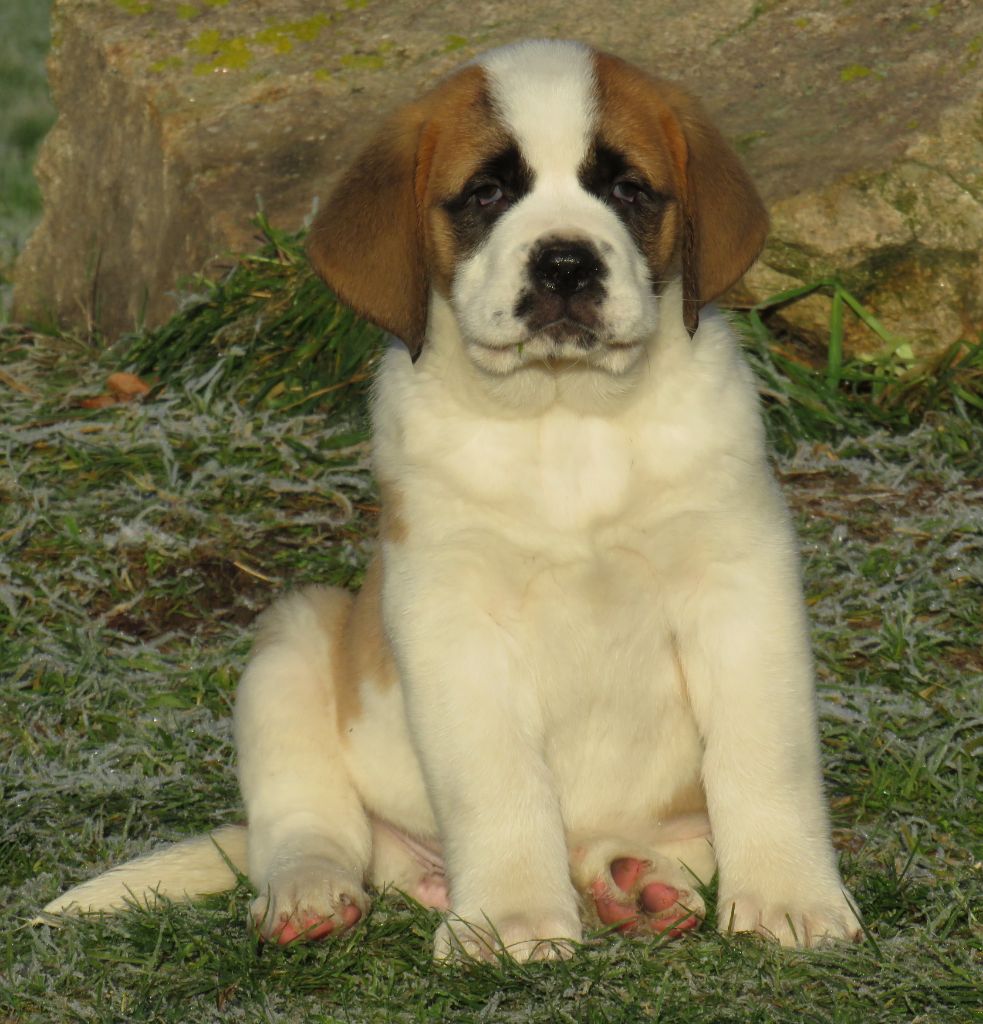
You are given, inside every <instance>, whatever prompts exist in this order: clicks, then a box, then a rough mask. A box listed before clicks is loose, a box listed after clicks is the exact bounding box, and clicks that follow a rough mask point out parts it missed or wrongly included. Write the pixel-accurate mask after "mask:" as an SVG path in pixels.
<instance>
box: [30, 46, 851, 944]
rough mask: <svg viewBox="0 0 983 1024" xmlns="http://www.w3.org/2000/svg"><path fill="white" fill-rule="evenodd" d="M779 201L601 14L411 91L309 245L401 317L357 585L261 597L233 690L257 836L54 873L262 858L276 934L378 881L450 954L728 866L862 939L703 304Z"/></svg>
mask: <svg viewBox="0 0 983 1024" xmlns="http://www.w3.org/2000/svg"><path fill="white" fill-rule="evenodd" d="M766 229H767V218H766V214H765V210H764V207H763V206H762V203H761V200H760V199H759V198H758V196H757V194H756V192H755V190H754V187H753V186H752V184H751V182H750V181H749V180H748V177H747V175H746V173H745V171H744V170H743V168H742V167H741V165H740V163H739V161H738V159H737V157H736V156H735V155H734V153H733V152H732V151H731V149H730V148H729V147H728V146H727V145H726V143H725V142H724V140H723V139H722V138H721V136H720V134H719V133H718V132H717V130H716V129H715V128H714V127H713V126H712V125H711V124H710V122H709V121H708V120H707V117H706V115H705V113H704V112H703V110H702V109H701V107H700V106H699V105H698V104H697V103H696V102H695V101H694V100H692V99H691V98H690V97H689V96H687V95H686V94H685V93H684V92H682V91H680V90H679V89H678V88H676V87H675V86H673V85H670V84H668V83H666V82H664V81H660V80H658V79H654V78H650V77H649V76H648V75H646V74H644V73H643V72H641V71H639V70H638V69H636V68H634V67H632V66H630V65H628V64H626V63H624V62H623V61H621V60H619V59H618V58H616V57H613V56H610V55H608V54H605V53H599V52H597V51H595V50H592V49H590V48H588V47H586V46H582V45H579V44H576V43H570V42H555V41H534V42H523V43H518V44H516V45H513V46H508V47H505V48H503V49H499V50H495V51H493V52H491V53H489V54H487V55H485V56H484V57H482V58H480V59H478V60H476V61H474V62H473V63H471V64H468V65H466V66H465V67H463V68H462V69H461V70H459V71H458V72H457V73H455V74H453V75H451V76H450V77H448V78H446V79H445V80H444V81H442V82H440V83H439V84H438V85H437V86H436V87H435V88H434V89H433V90H432V91H430V92H429V93H427V94H426V95H425V96H423V97H422V98H421V99H419V100H418V101H416V102H414V103H411V104H409V105H408V106H406V107H404V108H403V109H401V110H399V111H397V112H396V113H395V114H394V115H393V116H392V117H391V118H390V119H389V120H388V121H387V122H385V123H384V124H383V126H382V128H381V130H380V131H379V133H378V134H377V135H376V136H375V138H374V140H373V141H372V142H371V143H370V145H369V146H368V148H367V149H366V150H365V151H364V152H363V153H362V154H361V156H360V157H359V158H358V159H357V160H356V161H355V163H354V165H353V166H352V168H351V169H350V170H349V171H348V173H347V174H346V175H345V176H344V178H343V179H342V180H341V182H340V184H339V185H338V187H337V188H336V189H335V191H334V193H333V195H332V196H331V197H330V199H329V201H328V202H327V203H326V205H325V206H324V208H323V210H322V211H321V213H320V215H319V216H318V218H317V221H316V223H315V224H314V227H313V230H312V233H311V236H310V243H309V251H310V256H311V259H312V262H313V264H314V266H315V268H316V269H317V270H318V272H319V273H320V274H321V275H322V276H323V278H324V279H325V281H326V282H327V283H328V284H329V285H330V286H331V288H333V289H334V290H335V292H337V294H338V295H339V296H340V297H341V298H342V299H343V300H344V301H345V302H347V303H350V304H351V306H353V307H354V308H355V309H356V310H357V311H358V312H360V313H362V314H364V315H365V316H366V317H368V318H369V319H370V320H373V321H374V322H375V323H377V324H379V325H381V326H382V327H383V328H385V329H386V330H387V331H389V332H391V333H392V334H393V335H394V336H395V337H396V338H398V339H401V342H399V341H395V340H394V341H393V343H392V344H391V346H390V347H389V349H388V351H387V352H386V354H385V356H384V358H383V360H382V365H381V368H380V370H379V375H378V380H377V381H376V385H375V392H374V400H373V417H374V426H375V433H374V466H375V471H376V474H377V477H378V482H379V489H380V493H381V497H382V503H383V513H382V519H381V538H380V543H379V547H378V551H377V553H376V555H375V558H374V560H373V561H372V564H371V565H370V567H369V569H368V571H367V573H366V577H365V583H364V586H363V587H362V589H361V591H360V592H359V593H358V595H357V596H355V597H354V598H353V597H352V596H351V595H350V594H348V593H347V592H345V591H343V590H338V589H331V588H318V587H313V588H310V589H306V590H302V591H300V592H298V593H295V594H292V595H290V596H287V597H284V598H282V599H281V600H279V601H278V602H277V603H276V604H275V605H274V606H273V608H271V609H270V610H269V611H268V612H267V613H266V614H265V615H264V616H263V618H262V620H261V624H260V627H259V633H258V636H257V639H256V643H255V648H254V650H253V652H252V656H251V658H250V661H249V664H248V667H247V668H246V670H245V674H244V675H243V678H242V682H241V685H240V688H239V693H238V698H237V702H236V709H235V735H236V744H237V748H238V755H239V778H240V781H241V786H242V793H243V797H244V799H245V804H246V808H247V811H248V822H249V824H248V834H247V830H246V829H243V828H224V829H220V830H218V831H217V832H215V833H213V834H212V835H211V836H206V837H202V838H199V839H197V840H191V841H189V842H186V843H181V844H178V845H177V846H174V847H170V848H169V849H165V850H163V851H161V852H157V853H154V854H151V855H150V856H148V857H146V858H142V859H141V860H138V861H135V862H133V863H131V864H128V865H124V866H123V867H121V868H117V869H115V870H114V871H111V872H109V873H108V874H106V875H103V876H101V877H100V878H98V879H95V880H94V881H93V882H89V883H87V884H85V885H83V886H80V887H79V888H77V889H75V890H73V891H71V892H69V893H67V894H66V895H65V896H63V897H61V898H60V899H58V900H56V901H55V902H54V903H52V904H51V905H49V907H47V908H45V909H46V910H47V911H48V912H49V913H59V912H64V911H65V910H68V909H76V910H91V909H100V908H102V909H106V908H111V907H114V906H118V905H120V904H121V903H122V902H124V900H125V898H126V895H127V893H128V892H130V893H133V894H135V895H136V896H137V897H138V898H139V897H147V896H149V897H151V898H152V897H153V895H154V894H155V893H156V892H160V893H165V894H167V895H169V896H172V897H182V896H184V895H186V894H187V895H195V894H199V893H205V892H209V891H216V890H220V889H223V888H225V887H227V886H229V885H230V884H232V882H233V881H234V875H233V873H232V871H231V870H230V867H229V866H228V865H229V864H234V865H239V866H241V867H243V868H244V869H245V870H247V871H248V874H249V877H250V879H251V880H252V883H253V885H254V886H255V887H256V891H257V893H258V895H257V897H256V899H255V901H254V903H253V904H252V908H251V912H252V917H253V919H254V921H255V924H256V927H257V928H258V930H259V933H260V935H261V936H262V937H263V938H264V939H267V940H269V941H274V942H279V943H287V942H291V941H295V940H299V939H316V938H321V937H323V936H326V935H329V934H330V935H338V934H339V933H340V932H342V931H344V930H346V929H348V928H351V927H352V926H354V925H355V924H356V923H357V922H358V921H359V919H360V918H362V917H363V916H364V914H365V913H366V911H367V909H368V905H369V897H368V896H367V894H366V889H365V886H366V883H370V884H371V885H372V886H374V887H375V888H376V889H377V890H382V889H384V888H386V887H387V886H389V887H395V888H398V889H400V890H403V891H404V892H406V893H408V894H410V895H411V896H413V897H414V898H416V899H417V900H419V901H420V902H421V903H424V904H427V905H429V906H432V907H437V908H440V909H443V910H446V911H448V913H447V915H446V918H445V922H444V923H443V924H442V925H441V926H440V928H439V930H438V933H437V938H436V955H437V956H438V957H440V958H445V957H449V956H456V955H462V954H463V955H466V956H475V957H485V958H487V957H492V956H494V955H496V954H498V953H500V952H503V951H504V952H506V953H508V954H509V955H511V956H513V957H515V958H516V959H518V960H525V959H529V958H543V957H553V956H562V955H566V954H567V953H568V952H569V951H570V949H571V948H572V945H573V944H574V943H576V942H577V941H578V940H580V939H581V937H582V934H583V928H584V924H585V922H586V923H588V924H589V925H593V926H595V927H596V926H598V925H610V926H613V927H616V928H618V929H621V930H622V931H632V932H639V933H656V934H658V933H661V934H663V935H664V936H670V935H673V936H674V935H678V934H680V933H682V932H684V931H686V930H687V929H690V928H692V927H694V926H695V925H696V924H697V923H698V921H699V920H700V919H701V918H702V917H703V915H704V905H703V900H702V899H701V896H700V892H699V884H700V883H701V882H709V881H710V878H711V876H712V875H713V873H714V871H718V872H719V899H718V906H717V924H718V927H719V928H720V929H722V930H724V931H727V932H757V933H759V934H761V935H765V936H769V937H771V938H774V939H776V940H777V941H779V942H781V943H782V944H784V945H800V946H812V945H815V944H817V943H819V942H821V941H823V940H829V939H856V938H858V937H859V934H860V925H859V919H858V917H857V914H856V911H855V909H854V907H853V905H852V903H851V900H850V897H849V895H848V894H847V892H846V891H845V889H844V887H843V883H842V881H841V880H840V876H839V873H838V870H837V864H836V857H835V854H834V851H833V848H832V845H831V843H830V830H829V821H828V815H827V809H826V806H825V801H824V796H823V787H822V780H821V770H820V757H819V742H818V737H817V727H816V708H815V698H814V692H813V671H812V665H811V658H810V650H809V630H808V624H807V622H806V615H805V610H804V604H803V597H802V588H801V583H800V577H799V564H798V558H797V554H796V542H795V538H794V536H793V532H792V527H791V524H790V522H789V516H788V512H787V511H786V508H785V505H784V504H783V502H782V498H781V496H780V494H779V492H778V489H777V487H776V485H775V481H774V479H773V478H772V474H771V472H770V470H769V466H768V459H767V455H766V452H765V443H764V435H763V431H762V425H761V420H760V415H759V410H758V403H757V398H756V392H755V385H754V381H753V380H752V378H751V374H750V373H749V371H748V368H747V366H746V365H745V363H744V361H743V360H742V358H741V354H740V351H739V347H738V344H737V342H736V341H735V338H734V332H733V331H732V329H731V328H730V326H729V325H728V323H727V320H726V318H725V317H724V316H722V315H721V314H720V313H719V312H717V311H716V310H715V309H714V308H713V307H712V306H708V305H707V303H709V302H711V301H712V300H713V299H715V298H716V297H717V296H719V295H720V294H721V293H722V292H724V291H725V290H726V289H728V288H729V287H730V286H731V285H733V284H734V283H735V282H736V281H737V280H738V278H739V277H740V276H741V275H742V274H743V273H744V271H745V270H746V269H747V267H748V265H749V264H750V263H751V262H752V261H753V260H754V258H755V257H756V255H757V254H758V251H759V250H760V249H761V246H762V244H763V241H764V238H765V233H766ZM219 848H221V853H220V852H219Z"/></svg>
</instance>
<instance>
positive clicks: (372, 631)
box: [336, 555, 399, 738]
mask: <svg viewBox="0 0 983 1024" xmlns="http://www.w3.org/2000/svg"><path fill="white" fill-rule="evenodd" d="M337 649H338V651H339V660H338V664H337V665H336V679H337V686H336V693H337V702H338V732H339V733H340V735H341V736H342V737H343V738H344V736H345V734H346V732H347V730H348V726H349V724H350V723H351V722H352V720H353V719H355V718H357V717H358V716H359V715H360V714H361V712H362V687H363V686H366V685H374V686H376V687H377V688H379V689H381V690H387V689H389V688H390V687H392V686H395V685H396V683H397V682H398V681H399V674H398V672H397V671H396V662H395V660H394V659H393V655H392V648H391V647H390V644H389V638H388V637H387V636H386V631H385V628H384V627H383V624H382V559H381V557H379V556H378V555H377V556H376V557H375V558H373V559H372V561H371V562H370V563H369V568H368V571H367V572H366V574H365V582H364V583H363V584H362V589H361V590H360V591H359V592H358V594H357V595H356V596H355V601H354V603H353V605H352V609H351V613H350V614H349V616H348V621H347V622H346V624H345V628H344V630H343V636H342V641H341V642H340V643H339V644H338V645H337Z"/></svg>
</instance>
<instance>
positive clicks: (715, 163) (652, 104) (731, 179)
mask: <svg viewBox="0 0 983 1024" xmlns="http://www.w3.org/2000/svg"><path fill="white" fill-rule="evenodd" d="M595 67H596V69H597V81H598V91H599V96H600V109H601V118H600V124H601V133H602V136H603V137H605V138H606V139H607V138H608V136H610V138H609V144H610V145H612V146H614V147H617V148H620V149H621V150H622V151H623V152H625V153H626V154H627V155H628V157H629V159H631V160H633V161H635V162H637V163H638V164H639V165H640V167H641V168H642V169H643V170H644V171H645V172H646V173H648V174H653V175H654V178H653V184H654V185H655V187H657V188H661V187H662V183H667V184H669V183H671V190H670V191H669V194H672V195H674V196H675V197H676V198H677V200H678V201H679V204H680V206H681V209H680V210H678V212H677V215H676V218H675V230H676V232H677V237H678V233H679V232H680V231H681V233H682V237H681V238H678V244H679V254H680V260H681V263H682V273H683V293H684V301H685V307H684V311H685V318H686V323H687V327H689V328H690V329H691V330H693V329H695V327H696V323H697V319H698V312H699V309H700V307H701V306H703V305H704V304H705V303H707V302H711V301H712V300H713V299H715V298H717V296H719V295H721V294H722V293H723V292H725V291H726V290H727V289H728V288H730V287H731V285H733V284H734V283H735V282H736V281H737V280H738V279H739V278H740V277H741V275H742V274H743V273H744V271H746V270H747V268H748V267H749V266H750V265H751V263H753V262H754V259H755V258H756V257H757V255H758V253H759V252H760V251H761V247H762V245H764V240H765V236H766V235H767V233H768V214H767V212H766V211H765V208H764V205H763V204H762V202H761V199H760V197H759V196H758V193H757V191H756V190H755V188H754V185H753V184H752V183H751V179H750V178H749V177H748V175H747V172H746V171H745V170H744V168H743V166H742V165H741V162H740V160H739V159H738V157H737V154H736V153H734V151H733V150H732V149H731V148H730V146H728V145H727V143H726V141H725V140H724V137H723V136H722V135H721V134H720V132H718V131H717V129H716V128H715V127H714V126H713V124H712V122H711V121H710V119H709V117H708V116H707V114H706V112H705V111H704V110H703V108H702V107H701V106H700V104H699V103H698V102H697V101H696V100H694V99H693V98H692V97H691V96H689V95H687V94H686V93H685V92H683V90H682V89H680V88H678V87H677V86H675V85H672V84H671V83H669V82H665V81H662V80H661V79H657V78H652V77H650V76H649V75H647V74H645V72H643V71H641V70H640V69H638V68H636V67H633V66H632V65H631V64H627V63H625V62H624V61H623V60H620V59H619V58H618V57H614V56H612V55H610V54H606V53H598V54H596V55H595ZM660 234H662V232H660ZM668 237H669V236H668V234H665V235H664V237H663V238H661V239H654V240H653V247H654V249H653V251H654V253H655V255H656V256H657V257H658V260H659V262H657V263H655V264H653V267H654V268H659V267H662V266H664V263H663V262H662V260H664V257H665V252H666V251H667V247H668ZM673 241H674V243H675V242H676V241H677V239H673Z"/></svg>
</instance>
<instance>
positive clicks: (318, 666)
mask: <svg viewBox="0 0 983 1024" xmlns="http://www.w3.org/2000/svg"><path fill="white" fill-rule="evenodd" d="M351 602H352V599H351V597H350V595H348V594H347V593H346V592H345V591H343V590H337V589H327V588H320V587H311V588H308V589H306V590H303V591H300V592H299V593H296V594H292V595H289V596H288V597H285V598H283V599H281V600H280V601H278V602H277V603H276V604H275V605H274V606H273V607H272V608H270V610H269V611H267V612H266V613H265V615H264V616H263V618H262V619H261V622H260V629H259V635H258V636H257V640H256V644H255V647H254V650H253V654H252V657H251V658H250V661H249V664H248V666H247V667H246V671H245V673H244V675H243V678H242V681H241V683H240V685H239V691H238V695H237V698H236V709H235V738H236V747H237V750H238V757H239V783H240V786H241V788H242V795H243V799H244V800H245V803H246V811H247V814H248V819H249V838H248V860H249V877H250V879H251V880H252V882H253V884H254V885H255V886H256V889H257V892H258V895H257V897H256V899H255V900H254V901H253V904H252V907H251V913H252V917H253V919H254V921H255V923H256V927H257V928H258V930H259V933H260V935H261V937H263V938H264V939H268V940H271V941H276V942H280V943H286V942H292V941H294V940H295V939H317V938H321V937H323V936H325V935H327V934H329V933H332V934H336V933H338V932H340V931H343V930H344V929H346V928H349V927H351V926H352V925H353V924H355V923H356V922H357V921H358V920H359V919H360V918H361V917H362V915H363V914H364V913H365V911H366V910H367V909H368V897H367V895H366V893H365V889H364V887H363V879H364V877H365V872H366V869H367V867H368V864H369V860H370V856H371V829H370V826H369V821H368V819H367V817H366V814H365V811H364V809H363V807H362V804H361V801H360V800H359V797H358V794H357V793H356V792H355V789H354V787H353V785H352V783H351V780H350V778H349V776H348V772H347V770H346V768H345V764H344V761H343V759H342V756H341V751H340V748H339V738H338V689H337V688H338V684H339V676H340V674H341V672H342V669H341V666H342V665H343V651H342V644H343V642H344V629H345V623H346V621H347V618H348V614H349V611H350V608H351Z"/></svg>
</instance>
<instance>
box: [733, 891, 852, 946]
mask: <svg viewBox="0 0 983 1024" xmlns="http://www.w3.org/2000/svg"><path fill="white" fill-rule="evenodd" d="M717 914H718V917H717V926H718V928H719V929H720V931H722V932H724V933H725V934H731V933H733V932H755V933H756V934H758V935H764V936H765V937H766V938H769V939H773V940H774V941H776V942H780V943H781V944H782V945H783V946H801V947H805V948H809V947H813V946H819V945H823V944H825V943H828V942H834V941H846V942H859V941H860V939H861V938H862V937H863V929H862V928H861V925H860V916H859V914H858V913H857V911H856V909H855V908H854V906H853V901H852V900H851V899H850V897H849V895H848V894H847V892H846V890H845V889H842V888H841V889H840V890H839V891H835V892H834V891H830V892H828V893H824V894H822V896H821V897H820V896H817V895H815V894H813V895H812V898H811V899H810V894H808V893H805V894H803V897H802V898H801V899H792V900H774V899H772V898H769V896H768V895H767V894H762V893H757V894H755V893H748V892H741V893H736V894H734V895H729V896H723V897H721V899H720V901H719V904H718V910H717Z"/></svg>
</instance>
